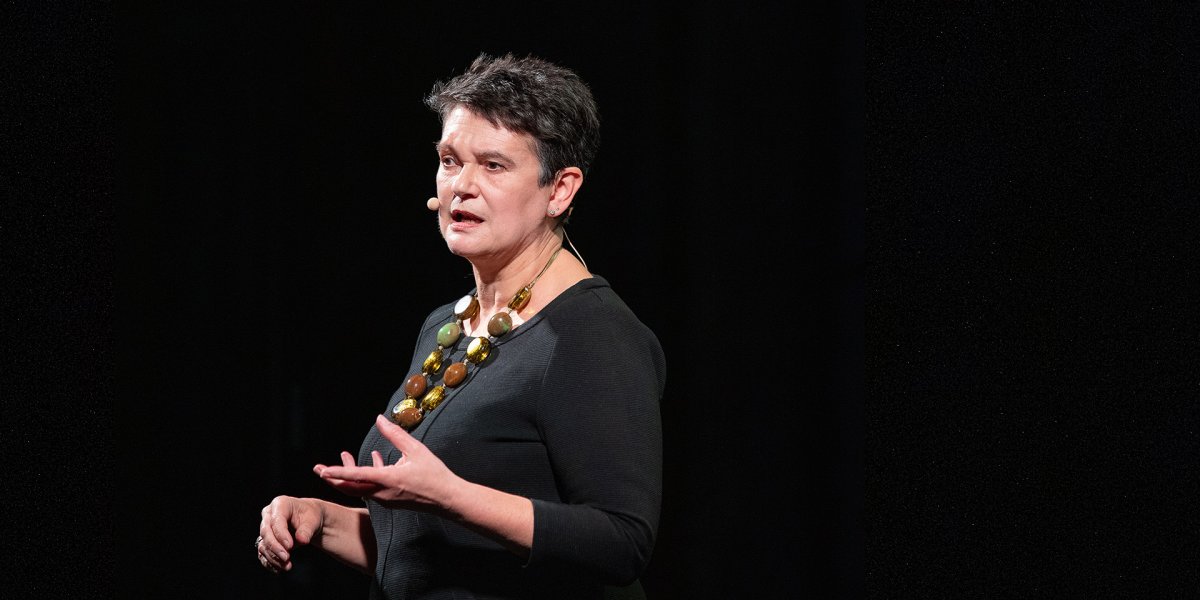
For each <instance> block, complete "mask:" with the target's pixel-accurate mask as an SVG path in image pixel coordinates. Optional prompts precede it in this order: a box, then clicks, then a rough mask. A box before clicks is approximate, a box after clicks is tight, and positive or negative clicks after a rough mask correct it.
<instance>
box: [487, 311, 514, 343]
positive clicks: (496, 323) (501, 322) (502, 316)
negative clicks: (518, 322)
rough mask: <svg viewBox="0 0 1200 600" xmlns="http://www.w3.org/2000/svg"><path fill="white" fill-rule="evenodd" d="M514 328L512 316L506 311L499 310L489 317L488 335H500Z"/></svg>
mask: <svg viewBox="0 0 1200 600" xmlns="http://www.w3.org/2000/svg"><path fill="white" fill-rule="evenodd" d="M511 330H512V317H510V316H508V313H506V312H498V313H496V314H494V315H492V318H491V319H488V335H490V336H492V337H500V336H502V335H504V334H506V333H508V332H509V331H511Z"/></svg>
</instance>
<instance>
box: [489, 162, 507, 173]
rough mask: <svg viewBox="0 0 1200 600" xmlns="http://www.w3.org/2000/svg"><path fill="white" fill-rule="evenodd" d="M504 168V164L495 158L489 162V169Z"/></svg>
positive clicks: (497, 169)
mask: <svg viewBox="0 0 1200 600" xmlns="http://www.w3.org/2000/svg"><path fill="white" fill-rule="evenodd" d="M503 168H504V165H502V164H500V163H498V162H496V161H494V160H492V161H488V163H487V170H489V171H499V170H502V169H503Z"/></svg>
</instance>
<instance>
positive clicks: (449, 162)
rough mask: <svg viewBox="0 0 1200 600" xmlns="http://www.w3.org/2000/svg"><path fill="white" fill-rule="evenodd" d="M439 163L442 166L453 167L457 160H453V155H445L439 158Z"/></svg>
mask: <svg viewBox="0 0 1200 600" xmlns="http://www.w3.org/2000/svg"><path fill="white" fill-rule="evenodd" d="M441 163H442V166H443V167H453V166H454V165H455V164H457V161H455V160H454V157H453V156H449V155H447V156H443V157H442V158H441Z"/></svg>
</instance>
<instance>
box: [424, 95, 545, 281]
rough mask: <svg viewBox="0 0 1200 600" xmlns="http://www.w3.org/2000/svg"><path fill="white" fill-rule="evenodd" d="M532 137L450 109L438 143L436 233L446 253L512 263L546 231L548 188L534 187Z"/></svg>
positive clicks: (535, 168)
mask: <svg viewBox="0 0 1200 600" xmlns="http://www.w3.org/2000/svg"><path fill="white" fill-rule="evenodd" d="M533 143H534V141H533V137H532V136H530V135H528V134H518V133H513V132H512V131H509V130H507V129H504V128H501V127H497V126H495V125H492V124H491V123H489V122H488V120H487V119H485V118H483V117H480V116H478V115H476V114H474V113H472V112H471V111H469V110H467V109H466V108H463V107H458V108H455V109H454V110H453V111H451V112H450V114H449V116H448V117H447V118H446V121H445V124H444V125H443V126H442V139H441V140H439V141H438V144H437V151H438V159H439V166H438V172H437V191H438V199H439V200H441V208H439V209H438V227H439V229H440V230H441V232H442V237H444V238H445V239H446V246H447V247H449V249H450V251H451V252H453V253H454V254H457V255H459V256H462V257H465V258H467V259H469V260H471V261H472V262H475V263H477V264H478V262H485V263H486V262H499V263H501V264H502V263H504V262H506V261H510V260H512V259H513V258H514V257H515V256H516V255H517V254H519V253H520V252H521V251H522V250H523V249H525V248H527V247H529V246H531V245H532V244H533V242H534V241H535V239H536V234H537V233H538V232H539V231H540V229H542V228H544V227H545V215H546V207H547V205H548V202H549V197H550V192H551V190H552V189H553V187H552V186H546V187H545V188H542V187H539V186H538V175H539V174H540V172H541V171H540V169H541V165H540V164H539V163H538V159H537V155H536V154H535V153H534V149H533Z"/></svg>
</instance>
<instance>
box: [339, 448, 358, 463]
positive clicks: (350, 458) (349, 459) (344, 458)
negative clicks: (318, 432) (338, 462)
mask: <svg viewBox="0 0 1200 600" xmlns="http://www.w3.org/2000/svg"><path fill="white" fill-rule="evenodd" d="M355 464H356V463H355V462H354V457H353V456H351V455H350V453H349V452H346V451H345V450H342V466H343V467H353V466H355Z"/></svg>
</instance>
